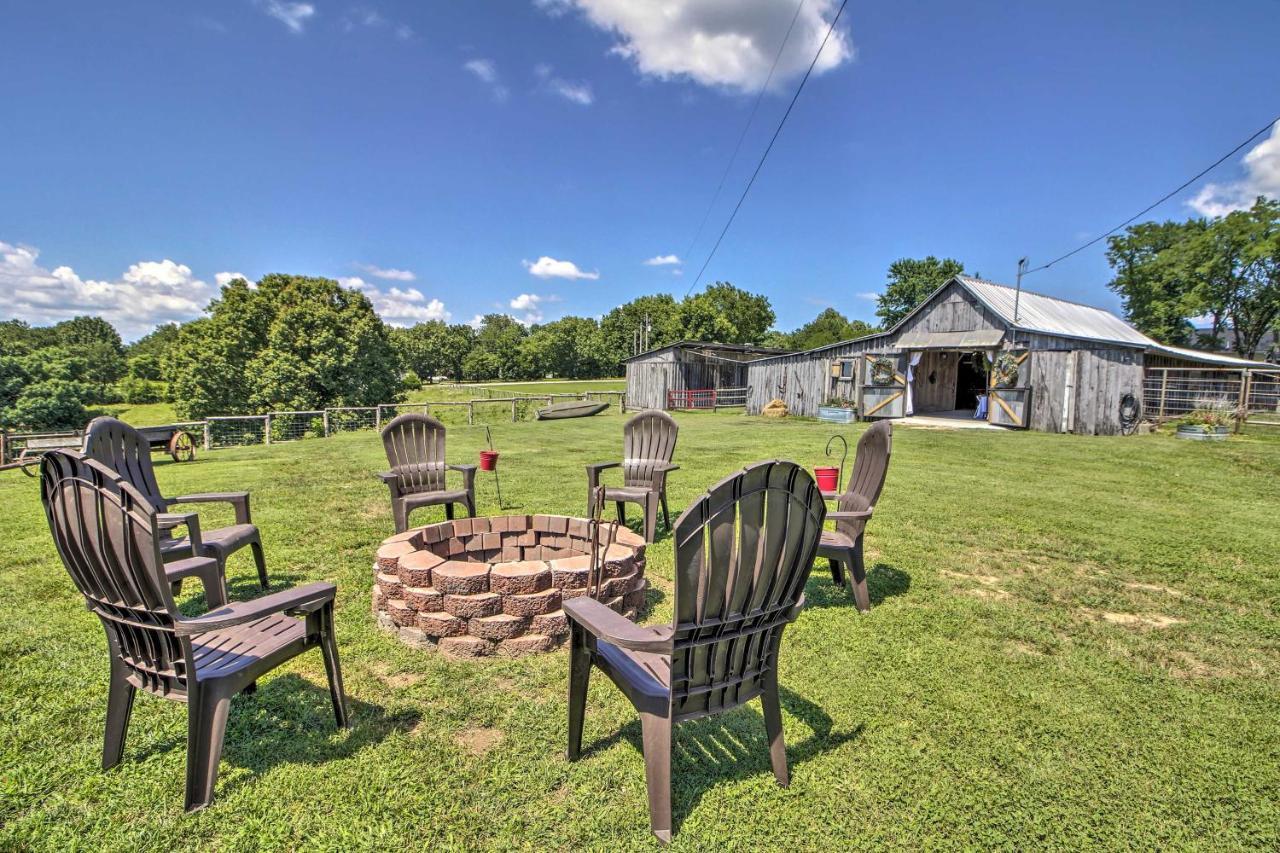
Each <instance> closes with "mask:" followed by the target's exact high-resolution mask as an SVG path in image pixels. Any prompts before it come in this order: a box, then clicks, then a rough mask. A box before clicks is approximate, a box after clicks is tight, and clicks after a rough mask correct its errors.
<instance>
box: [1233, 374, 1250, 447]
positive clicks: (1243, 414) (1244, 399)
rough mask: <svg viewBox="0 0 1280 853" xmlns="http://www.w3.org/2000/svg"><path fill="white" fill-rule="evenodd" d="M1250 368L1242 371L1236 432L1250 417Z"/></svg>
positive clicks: (1237, 402)
mask: <svg viewBox="0 0 1280 853" xmlns="http://www.w3.org/2000/svg"><path fill="white" fill-rule="evenodd" d="M1249 378H1250V373H1249V369H1248V368H1245V369H1244V370H1241V371H1240V397H1239V398H1238V399H1237V400H1236V432H1237V433H1239V432H1240V427H1241V425H1242V424H1243V423H1244V422H1245V420H1246V419H1248V417H1249Z"/></svg>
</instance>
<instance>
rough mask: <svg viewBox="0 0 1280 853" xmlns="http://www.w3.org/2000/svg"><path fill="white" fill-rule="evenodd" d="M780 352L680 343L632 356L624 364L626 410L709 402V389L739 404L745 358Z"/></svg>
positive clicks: (684, 406)
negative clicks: (734, 399)
mask: <svg viewBox="0 0 1280 853" xmlns="http://www.w3.org/2000/svg"><path fill="white" fill-rule="evenodd" d="M779 352H781V350H776V349H768V348H766V347H753V346H741V345H738V344H717V343H704V342H701V341H678V342H676V343H674V344H668V345H667V346H665V347H659V348H658V349H654V350H650V351H649V352H644V353H640V354H639V355H634V356H632V357H631V358H629V359H627V360H626V361H625V362H623V363H624V364H625V365H626V368H627V408H631V409H668V408H699V407H701V406H700V405H699V404H702V403H704V402H709V401H711V399H712V395H709V394H707V393H705V392H708V391H726V392H733V393H732V394H731V395H729V396H731V397H734V398H737V400H738V401H739V404H741V400H742V399H743V398H745V390H744V389H745V388H746V385H747V369H746V365H747V362H749V361H751V360H752V359H757V358H763V357H765V356H771V355H777V354H778V353H779ZM690 398H692V399H690ZM673 402H674V403H675V405H673ZM709 407H710V406H708V408H709Z"/></svg>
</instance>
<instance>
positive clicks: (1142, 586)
mask: <svg viewBox="0 0 1280 853" xmlns="http://www.w3.org/2000/svg"><path fill="white" fill-rule="evenodd" d="M1125 588H1126V589H1136V590H1140V591H1142V592H1158V593H1162V594H1163V595H1171V596H1173V597H1174V598H1183V597H1184V594H1183V593H1182V592H1180V591H1179V590H1176V589H1174V588H1173V587H1170V586H1160V585H1159V584H1154V583H1127V584H1125Z"/></svg>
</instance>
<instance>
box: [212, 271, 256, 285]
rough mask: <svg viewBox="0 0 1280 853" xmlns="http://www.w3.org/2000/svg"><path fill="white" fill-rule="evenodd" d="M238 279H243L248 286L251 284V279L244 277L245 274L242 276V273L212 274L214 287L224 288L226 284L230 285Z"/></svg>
mask: <svg viewBox="0 0 1280 853" xmlns="http://www.w3.org/2000/svg"><path fill="white" fill-rule="evenodd" d="M238 278H242V279H244V280H245V281H247V282H249V283H250V284H253V279H251V278H249V276H247V275H245V274H244V273H242V272H217V273H214V274H213V283H214V284H216V285H218V287H226V286H227V285H228V284H230V283H231V282H233V281H235V280H236V279H238Z"/></svg>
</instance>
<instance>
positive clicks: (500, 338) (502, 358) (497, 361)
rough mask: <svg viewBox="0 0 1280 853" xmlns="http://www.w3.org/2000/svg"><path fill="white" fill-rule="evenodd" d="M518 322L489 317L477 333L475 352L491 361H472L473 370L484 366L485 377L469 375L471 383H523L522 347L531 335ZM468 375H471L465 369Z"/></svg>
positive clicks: (482, 322) (506, 317)
mask: <svg viewBox="0 0 1280 853" xmlns="http://www.w3.org/2000/svg"><path fill="white" fill-rule="evenodd" d="M528 333H529V332H528V330H527V329H525V327H524V326H522V325H521V324H520V323H519V322H518V321H517V320H515V319H514V318H512V317H509V316H507V315H506V314H485V315H484V317H483V318H481V320H480V328H479V330H477V331H476V337H475V349H476V350H479V351H480V352H481V353H485V354H487V355H489V356H491V358H488V359H484V360H483V362H482V361H481V360H479V359H477V360H475V361H472V362H471V363H472V365H473V367H474V366H476V365H479V364H481V363H483V364H484V365H486V367H485V368H484V371H483V372H484V373H485V374H486V375H485V376H483V377H480V376H472V375H468V376H467V378H468V379H480V378H485V379H519V378H521V376H520V373H521V371H520V361H519V360H520V344H521V342H522V341H523V340H524V338H525V336H526V335H527V334H528ZM463 372H464V373H468V374H470V373H471V371H470V370H468V369H467V368H465V367H464V369H463Z"/></svg>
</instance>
